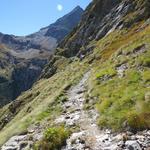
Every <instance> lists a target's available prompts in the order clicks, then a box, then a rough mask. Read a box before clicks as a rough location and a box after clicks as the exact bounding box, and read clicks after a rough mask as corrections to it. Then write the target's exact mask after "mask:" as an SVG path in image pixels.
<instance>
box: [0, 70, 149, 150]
mask: <svg viewBox="0 0 150 150" xmlns="http://www.w3.org/2000/svg"><path fill="white" fill-rule="evenodd" d="M89 75H90V72H88V73H86V74H85V75H84V77H83V78H82V80H81V81H80V82H79V83H78V84H77V85H76V86H73V87H71V88H70V89H69V90H68V92H67V95H68V101H66V102H64V103H63V104H62V107H63V110H64V111H63V114H62V115H61V116H59V117H58V118H57V119H56V120H54V122H55V124H59V123H60V124H61V123H64V124H65V125H66V127H69V128H72V129H75V131H76V132H74V133H72V134H71V136H70V137H69V138H68V139H67V141H66V146H65V147H63V148H62V149H61V150H150V130H145V131H141V132H138V133H137V134H133V133H131V132H127V133H112V132H111V131H110V130H108V129H107V130H100V129H99V127H98V126H97V124H96V122H97V118H98V116H99V114H98V113H97V112H96V110H95V109H90V110H85V109H84V102H85V97H84V94H85V91H86V83H87V82H86V81H87V80H88V77H89ZM123 136H126V137H127V139H126V141H123ZM31 137H32V138H31ZM42 137H43V128H41V127H40V125H39V126H31V127H30V128H28V133H27V134H25V135H16V136H13V137H11V138H10V139H9V140H8V141H7V142H6V143H5V144H4V145H3V146H2V147H1V150H28V149H30V150H33V144H34V142H36V141H39V140H41V139H42Z"/></svg>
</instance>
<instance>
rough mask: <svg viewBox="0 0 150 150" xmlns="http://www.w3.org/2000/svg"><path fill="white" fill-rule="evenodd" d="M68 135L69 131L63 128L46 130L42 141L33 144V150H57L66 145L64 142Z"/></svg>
mask: <svg viewBox="0 0 150 150" xmlns="http://www.w3.org/2000/svg"><path fill="white" fill-rule="evenodd" d="M69 135H70V131H69V130H67V129H65V128H64V127H51V128H48V129H47V130H46V131H45V133H44V137H43V139H42V140H41V141H40V142H38V143H37V144H35V148H34V149H35V150H38V149H42V150H58V149H61V147H62V146H64V145H65V144H66V140H67V138H68V137H69Z"/></svg>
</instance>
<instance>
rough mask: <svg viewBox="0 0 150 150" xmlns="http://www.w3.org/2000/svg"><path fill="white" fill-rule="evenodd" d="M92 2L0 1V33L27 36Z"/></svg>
mask: <svg viewBox="0 0 150 150" xmlns="http://www.w3.org/2000/svg"><path fill="white" fill-rule="evenodd" d="M91 1H92V0H0V4H1V8H0V32H2V33H7V34H14V35H27V34H30V33H33V32H36V31H38V30H39V29H40V28H42V27H45V26H47V25H49V24H51V23H53V22H55V21H56V19H58V18H60V17H61V16H63V15H65V14H66V13H68V12H70V11H71V10H72V9H73V8H74V7H76V6H77V5H80V6H81V7H82V8H86V6H87V5H88V4H89V3H90V2H91Z"/></svg>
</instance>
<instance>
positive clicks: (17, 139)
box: [1, 124, 43, 150]
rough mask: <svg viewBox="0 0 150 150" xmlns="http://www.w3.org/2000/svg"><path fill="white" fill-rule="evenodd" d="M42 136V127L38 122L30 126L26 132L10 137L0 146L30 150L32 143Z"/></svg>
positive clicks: (16, 149) (11, 149)
mask: <svg viewBox="0 0 150 150" xmlns="http://www.w3.org/2000/svg"><path fill="white" fill-rule="evenodd" d="M42 136H43V129H42V127H41V126H40V125H39V124H37V125H33V126H30V127H29V128H28V129H27V132H26V133H24V134H22V135H16V136H13V137H11V138H10V139H9V140H8V141H7V142H6V143H5V144H4V145H3V146H2V147H1V150H32V149H33V144H34V143H35V142H36V141H39V140H40V139H41V138H42Z"/></svg>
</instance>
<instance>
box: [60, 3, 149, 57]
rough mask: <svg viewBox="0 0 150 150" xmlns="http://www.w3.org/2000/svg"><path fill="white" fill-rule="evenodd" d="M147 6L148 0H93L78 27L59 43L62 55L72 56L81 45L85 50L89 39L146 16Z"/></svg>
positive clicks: (129, 25)
mask: <svg viewBox="0 0 150 150" xmlns="http://www.w3.org/2000/svg"><path fill="white" fill-rule="evenodd" d="M149 7H150V2H149V1H148V0H146V1H140V0H133V1H130V0H123V1H122V0H114V1H112V0H94V1H93V2H92V3H91V4H90V5H89V6H88V8H87V9H86V11H85V13H84V15H83V19H82V21H81V23H80V25H79V26H78V28H77V29H75V30H74V31H73V32H72V33H71V34H70V36H68V37H66V39H65V40H64V41H63V42H62V43H61V44H60V47H61V48H63V49H64V48H65V50H64V53H65V54H64V55H65V56H68V57H70V56H74V55H76V54H77V53H78V52H79V51H80V48H81V47H83V51H85V50H86V46H87V45H88V43H89V42H90V41H92V40H99V39H101V38H102V37H104V36H105V35H106V34H108V33H110V32H112V31H114V30H115V29H122V28H129V27H131V26H132V25H133V24H134V23H135V22H139V21H141V20H143V19H144V18H145V19H146V18H148V17H149V16H150V12H149ZM79 37H80V38H79ZM62 53H63V52H62Z"/></svg>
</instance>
